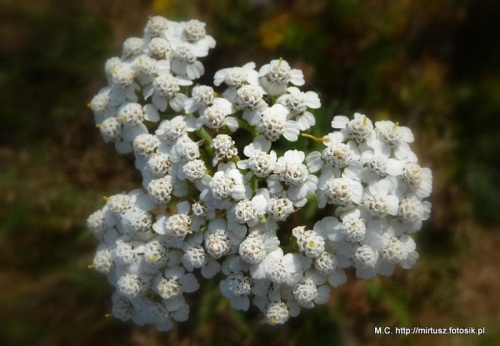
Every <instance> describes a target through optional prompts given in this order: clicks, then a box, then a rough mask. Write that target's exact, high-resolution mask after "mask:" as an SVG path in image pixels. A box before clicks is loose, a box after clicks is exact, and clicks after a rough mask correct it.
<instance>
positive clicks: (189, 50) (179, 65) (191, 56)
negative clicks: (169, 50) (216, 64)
mask: <svg viewBox="0 0 500 346" xmlns="http://www.w3.org/2000/svg"><path fill="white" fill-rule="evenodd" d="M207 54H208V51H207V50H206V49H205V48H204V47H201V46H195V45H192V44H190V43H188V42H185V43H180V44H177V45H176V46H175V48H174V51H173V56H172V71H173V72H174V73H176V74H177V75H179V76H184V77H187V78H188V79H190V80H194V79H198V78H200V77H201V76H202V75H203V74H204V73H205V68H204V67H203V64H202V63H201V62H200V61H198V60H196V59H197V58H198V57H204V56H206V55H207Z"/></svg>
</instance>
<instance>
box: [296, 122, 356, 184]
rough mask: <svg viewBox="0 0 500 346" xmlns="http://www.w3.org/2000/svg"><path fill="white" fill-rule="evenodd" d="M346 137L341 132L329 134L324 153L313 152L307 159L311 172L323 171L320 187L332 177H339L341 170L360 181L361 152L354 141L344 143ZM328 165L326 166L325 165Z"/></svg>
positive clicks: (325, 141) (325, 140)
mask: <svg viewBox="0 0 500 346" xmlns="http://www.w3.org/2000/svg"><path fill="white" fill-rule="evenodd" d="M343 141H344V136H343V135H342V134H341V133H340V132H332V133H329V134H328V136H327V137H325V138H324V141H323V143H324V144H325V145H326V148H325V149H323V151H322V152H318V151H313V152H311V153H310V154H309V155H307V157H306V162H307V167H308V168H309V170H310V171H311V172H317V171H319V170H320V169H321V176H320V182H321V183H320V185H324V181H325V180H328V179H329V178H330V177H331V176H339V175H340V169H343V173H344V175H345V176H347V177H348V178H351V179H354V180H359V173H360V171H361V165H360V163H359V162H358V161H359V159H360V152H359V149H358V147H357V145H356V144H355V143H354V141H349V142H348V143H343ZM325 163H326V165H325Z"/></svg>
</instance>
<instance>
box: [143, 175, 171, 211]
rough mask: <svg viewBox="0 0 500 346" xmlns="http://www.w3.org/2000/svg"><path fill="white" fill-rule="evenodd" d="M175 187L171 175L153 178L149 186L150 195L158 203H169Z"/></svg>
mask: <svg viewBox="0 0 500 346" xmlns="http://www.w3.org/2000/svg"><path fill="white" fill-rule="evenodd" d="M173 189H174V188H173V186H172V177H171V176H169V175H166V176H164V177H161V178H158V179H153V180H151V182H150V183H149V184H148V186H147V190H148V193H149V195H150V196H151V198H152V199H153V200H154V202H155V203H158V204H167V203H168V202H170V198H171V197H172V191H173Z"/></svg>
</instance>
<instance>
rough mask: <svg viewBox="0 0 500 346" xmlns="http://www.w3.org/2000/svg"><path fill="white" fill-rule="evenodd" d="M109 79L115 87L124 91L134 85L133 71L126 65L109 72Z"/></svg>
mask: <svg viewBox="0 0 500 346" xmlns="http://www.w3.org/2000/svg"><path fill="white" fill-rule="evenodd" d="M111 78H112V81H113V84H114V85H115V86H116V87H118V88H120V89H126V88H127V87H129V86H131V85H132V84H133V83H134V78H135V71H134V70H133V69H132V67H131V66H129V65H128V64H122V65H121V66H120V67H118V68H116V69H112V70H111Z"/></svg>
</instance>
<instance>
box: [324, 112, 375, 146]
mask: <svg viewBox="0 0 500 346" xmlns="http://www.w3.org/2000/svg"><path fill="white" fill-rule="evenodd" d="M332 127H333V128H334V129H341V131H340V132H341V133H342V134H343V135H344V138H352V139H354V140H355V141H356V142H357V143H358V144H359V143H363V142H366V140H367V139H368V138H371V137H372V136H373V135H374V130H373V123H372V121H371V120H370V119H369V118H368V117H367V116H366V115H364V114H360V113H354V119H352V120H349V118H348V117H346V116H343V115H337V116H335V117H334V118H333V120H332Z"/></svg>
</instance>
